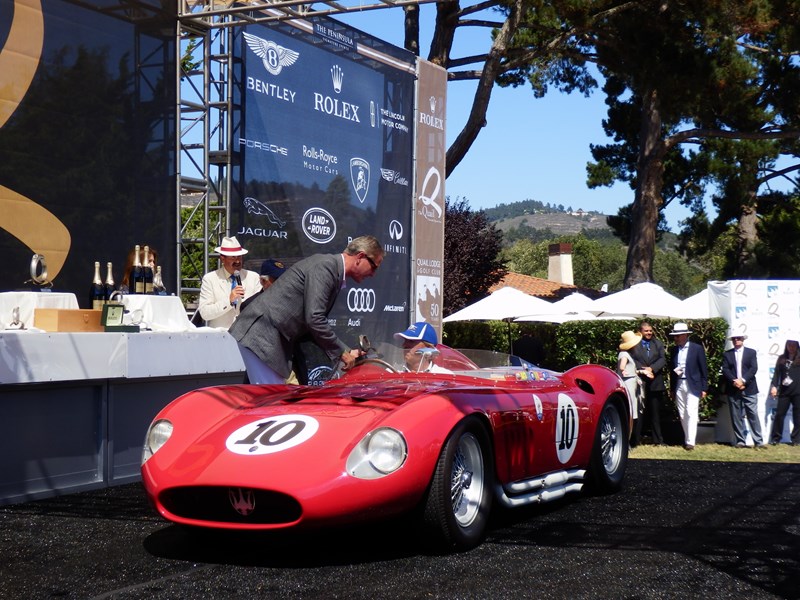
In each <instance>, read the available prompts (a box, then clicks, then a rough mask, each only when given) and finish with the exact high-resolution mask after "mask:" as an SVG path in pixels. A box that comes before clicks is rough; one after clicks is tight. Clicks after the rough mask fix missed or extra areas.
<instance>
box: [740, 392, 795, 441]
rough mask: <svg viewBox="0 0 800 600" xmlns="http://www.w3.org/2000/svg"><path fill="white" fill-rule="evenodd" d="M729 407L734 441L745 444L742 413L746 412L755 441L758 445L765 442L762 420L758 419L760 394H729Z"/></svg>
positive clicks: (745, 415)
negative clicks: (762, 433) (762, 432)
mask: <svg viewBox="0 0 800 600" xmlns="http://www.w3.org/2000/svg"><path fill="white" fill-rule="evenodd" d="M728 409H729V410H730V413H731V427H733V435H734V438H735V439H734V443H736V444H744V443H745V439H746V437H747V436H746V434H745V426H744V418H743V417H742V413H744V417H746V418H747V422H748V423H749V425H750V435H751V436H753V443H754V444H755V445H756V446H760V445H761V444H763V443H764V440H763V439H762V437H761V421H760V420H759V419H758V396H757V395H756V394H745V393H744V392H738V391H737V392H733V393H732V394H731V395H730V396H728ZM784 414H785V413H784Z"/></svg>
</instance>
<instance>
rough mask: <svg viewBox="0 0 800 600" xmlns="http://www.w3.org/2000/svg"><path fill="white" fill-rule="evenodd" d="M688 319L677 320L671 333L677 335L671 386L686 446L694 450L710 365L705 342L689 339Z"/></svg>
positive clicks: (672, 358)
mask: <svg viewBox="0 0 800 600" xmlns="http://www.w3.org/2000/svg"><path fill="white" fill-rule="evenodd" d="M689 333H690V330H689V327H688V326H687V325H686V323H680V322H679V323H675V325H674V327H673V328H672V331H670V333H669V335H670V336H672V337H674V338H675V346H674V347H673V348H672V353H671V356H670V358H671V361H670V363H671V364H672V377H671V385H670V388H671V390H672V393H673V396H674V398H675V404H676V406H677V407H678V416H679V417H680V419H681V426H682V427H683V435H684V438H685V440H684V446H683V447H684V448H685V449H686V450H694V445H695V440H696V438H697V424H698V422H699V421H700V398H705V397H706V390H707V389H708V366H707V363H706V351H705V350H704V349H703V346H701V345H700V344H696V343H694V342H690V341H689Z"/></svg>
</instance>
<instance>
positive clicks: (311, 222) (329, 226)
mask: <svg viewBox="0 0 800 600" xmlns="http://www.w3.org/2000/svg"><path fill="white" fill-rule="evenodd" d="M302 223H303V233H305V234H306V237H307V238H308V239H310V240H311V241H312V242H314V243H316V244H327V243H328V242H330V241H331V240H332V239H333V238H334V237H336V221H335V220H334V218H333V216H332V215H331V213H329V212H328V211H327V210H325V209H323V208H319V207H315V208H309V209H308V210H307V211H306V212H305V213H304V214H303V219H302Z"/></svg>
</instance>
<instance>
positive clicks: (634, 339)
mask: <svg viewBox="0 0 800 600" xmlns="http://www.w3.org/2000/svg"><path fill="white" fill-rule="evenodd" d="M620 339H621V340H622V343H621V344H620V345H619V349H620V350H630V349H631V348H633V347H634V346H635V345H636V344H638V343H639V342H641V341H642V334H641V333H633V332H632V331H623V332H622V336H621V337H620Z"/></svg>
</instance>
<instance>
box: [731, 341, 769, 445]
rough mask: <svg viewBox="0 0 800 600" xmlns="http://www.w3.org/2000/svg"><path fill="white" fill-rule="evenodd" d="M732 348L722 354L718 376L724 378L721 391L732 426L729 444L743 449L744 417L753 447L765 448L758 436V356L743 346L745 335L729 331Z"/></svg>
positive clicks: (744, 438)
mask: <svg viewBox="0 0 800 600" xmlns="http://www.w3.org/2000/svg"><path fill="white" fill-rule="evenodd" d="M729 339H730V340H731V343H732V344H733V347H732V348H730V349H728V350H726V351H725V352H723V353H722V377H723V378H724V379H725V394H726V395H727V396H728V409H729V411H730V413H731V426H732V427H733V435H734V438H735V439H734V441H733V445H734V446H736V447H737V448H745V447H746V446H747V443H746V431H745V424H744V419H745V418H746V419H747V423H748V424H749V426H750V435H751V436H752V437H753V444H754V445H755V447H756V448H766V444H765V443H764V438H763V436H762V435H761V420H760V419H759V418H758V384H757V383H756V372H758V357H757V356H756V351H755V350H753V349H752V348H745V346H744V341H745V340H746V339H747V336H746V335H739V334H733V335H731V336H730V338H729Z"/></svg>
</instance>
